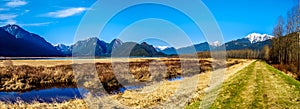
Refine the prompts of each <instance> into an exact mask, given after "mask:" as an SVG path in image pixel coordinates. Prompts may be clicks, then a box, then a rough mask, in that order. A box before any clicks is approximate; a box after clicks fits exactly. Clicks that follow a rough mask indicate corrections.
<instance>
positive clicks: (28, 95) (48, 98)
mask: <svg viewBox="0 0 300 109" xmlns="http://www.w3.org/2000/svg"><path fill="white" fill-rule="evenodd" d="M167 80H168V81H177V80H182V77H180V76H177V77H175V78H171V79H167ZM143 87H144V86H135V85H132V86H124V87H122V88H119V89H118V90H115V91H114V92H115V93H114V94H117V93H124V92H125V91H126V90H138V89H140V88H143ZM88 93H89V91H88V90H87V89H84V88H77V87H75V86H72V87H45V88H41V89H35V90H30V91H25V92H15V91H10V92H0V101H2V102H7V103H16V102H25V103H32V102H43V103H53V102H57V103H62V102H65V101H68V100H71V99H83V98H84V97H85V95H86V94H88Z"/></svg>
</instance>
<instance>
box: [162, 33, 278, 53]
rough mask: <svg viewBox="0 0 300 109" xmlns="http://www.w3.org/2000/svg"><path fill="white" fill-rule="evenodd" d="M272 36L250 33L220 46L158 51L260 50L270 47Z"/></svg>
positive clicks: (202, 45)
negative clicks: (266, 46)
mask: <svg viewBox="0 0 300 109" xmlns="http://www.w3.org/2000/svg"><path fill="white" fill-rule="evenodd" d="M273 37H274V36H271V35H267V34H259V33H252V34H249V35H247V36H246V37H244V38H241V39H237V40H232V41H229V42H227V43H225V44H220V43H219V42H218V41H216V42H212V43H208V42H203V43H200V44H195V45H191V46H187V47H182V48H178V49H176V48H174V47H166V46H165V47H164V49H160V50H159V51H161V52H162V53H165V54H168V55H169V54H191V53H195V51H196V52H205V51H213V50H220V49H222V47H223V48H224V47H225V48H226V50H243V49H251V50H262V49H263V47H264V46H265V45H269V46H270V45H271V43H272V38H273ZM157 49H159V48H157Z"/></svg>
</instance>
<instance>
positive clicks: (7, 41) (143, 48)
mask: <svg viewBox="0 0 300 109" xmlns="http://www.w3.org/2000/svg"><path fill="white" fill-rule="evenodd" d="M272 38H273V36H271V35H267V34H259V33H253V34H249V35H248V36H246V37H244V38H241V39H238V40H233V41H230V42H227V43H225V44H220V43H219V42H217V41H216V42H212V43H208V42H204V43H200V44H195V45H191V46H187V47H182V48H178V49H175V48H174V47H167V46H153V45H149V44H148V43H146V42H143V43H140V44H139V43H136V42H123V41H121V40H120V39H114V40H112V41H111V42H109V43H107V42H105V41H102V40H99V39H98V38H96V37H92V38H88V39H86V40H81V41H78V42H76V43H75V44H73V45H70V46H67V45H64V44H57V45H52V44H50V43H49V42H47V41H46V40H45V39H44V38H42V37H40V36H39V35H36V34H34V33H30V32H28V31H26V30H24V29H22V28H21V27H20V26H18V25H6V26H3V27H0V56H4V57H52V56H72V55H73V56H93V55H95V56H118V57H123V56H138V57H140V56H143V57H144V56H145V57H157V56H166V55H165V54H167V55H171V54H190V53H195V51H196V52H203V51H210V50H218V49H219V48H220V47H222V46H225V47H226V49H227V50H240V49H252V50H260V49H262V48H263V47H264V46H265V45H270V44H271V39H272Z"/></svg>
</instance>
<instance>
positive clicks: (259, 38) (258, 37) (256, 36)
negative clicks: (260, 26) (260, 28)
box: [245, 33, 274, 43]
mask: <svg viewBox="0 0 300 109" xmlns="http://www.w3.org/2000/svg"><path fill="white" fill-rule="evenodd" d="M273 37H274V36H271V35H268V34H260V33H252V34H249V35H247V36H246V37H245V38H247V39H248V40H249V41H250V42H251V43H257V42H263V41H266V40H269V39H272V38H273Z"/></svg>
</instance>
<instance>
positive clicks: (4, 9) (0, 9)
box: [0, 8, 8, 11]
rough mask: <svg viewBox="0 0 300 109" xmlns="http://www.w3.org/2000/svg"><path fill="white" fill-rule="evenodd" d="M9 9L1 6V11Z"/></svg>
mask: <svg viewBox="0 0 300 109" xmlns="http://www.w3.org/2000/svg"><path fill="white" fill-rule="evenodd" d="M6 10H8V9H7V8H0V11H6Z"/></svg>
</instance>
